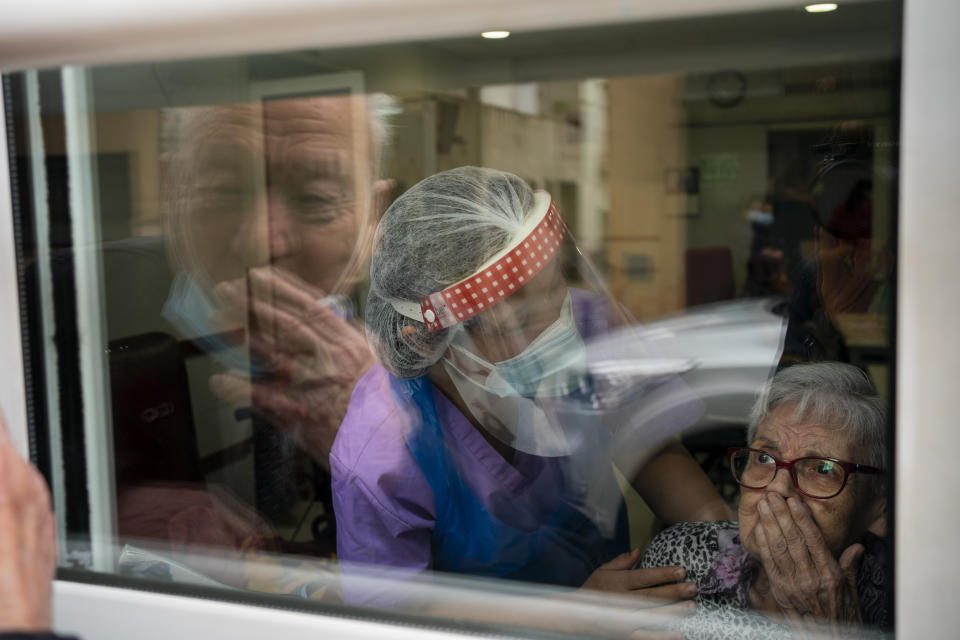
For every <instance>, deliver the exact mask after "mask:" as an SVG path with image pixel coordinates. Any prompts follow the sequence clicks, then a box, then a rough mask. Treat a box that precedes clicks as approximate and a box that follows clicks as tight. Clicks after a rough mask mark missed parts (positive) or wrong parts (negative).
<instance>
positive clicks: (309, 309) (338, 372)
mask: <svg viewBox="0 0 960 640" xmlns="http://www.w3.org/2000/svg"><path fill="white" fill-rule="evenodd" d="M249 277H250V293H251V295H248V291H247V283H246V282H245V281H243V280H239V281H233V282H227V283H222V284H220V285H219V286H218V287H217V289H216V293H217V295H218V296H219V297H220V298H221V299H222V300H224V301H225V302H226V303H227V306H226V310H225V311H224V312H223V313H222V315H224V316H227V315H229V314H231V313H232V314H233V315H234V316H236V315H239V314H244V315H245V314H248V313H249V315H250V317H251V318H252V322H251V325H252V326H251V330H250V335H249V341H250V352H251V358H252V359H253V360H254V362H257V363H262V365H263V366H264V368H265V369H266V370H267V375H266V376H264V377H263V378H262V379H253V380H250V379H248V378H246V377H243V376H239V375H233V374H221V375H216V376H213V378H212V379H211V381H210V386H211V389H212V390H213V392H214V393H215V394H216V395H217V396H219V397H220V398H222V399H224V400H227V401H228V402H232V403H234V404H238V405H242V404H245V403H247V402H251V403H252V405H253V410H254V411H255V412H256V413H259V414H260V415H262V416H263V417H265V418H266V419H267V420H269V421H270V422H271V423H272V424H273V425H274V426H275V427H277V428H278V429H282V430H283V431H284V432H285V433H288V434H289V435H290V436H291V437H293V439H294V440H295V441H296V442H297V444H299V445H300V446H301V447H303V448H304V450H306V451H307V452H308V453H310V454H311V456H313V457H314V459H315V460H316V461H317V462H318V463H319V464H320V465H321V466H323V467H324V468H329V455H330V449H331V447H332V446H333V440H334V438H335V437H336V435H337V430H338V429H339V428H340V423H341V422H342V421H343V417H344V415H346V412H347V404H348V402H349V400H350V394H351V393H353V387H354V386H355V385H356V383H357V380H359V379H360V377H361V376H362V375H363V374H364V373H365V372H366V371H367V369H369V368H370V366H371V365H372V364H373V363H374V357H373V353H372V351H371V350H370V347H369V346H368V344H367V341H366V338H365V337H364V334H363V330H362V327H358V326H355V325H354V324H353V323H351V322H349V321H347V320H344V319H342V318H341V317H340V316H338V315H337V313H336V312H335V311H333V310H331V309H330V308H329V307H328V306H327V305H326V304H324V303H323V302H322V301H321V298H322V296H323V292H320V291H318V290H316V289H315V288H314V287H311V286H309V285H307V284H306V283H304V282H303V281H301V280H300V279H299V278H297V277H296V276H294V275H292V274H290V273H288V272H285V271H281V270H279V269H273V268H268V267H265V268H261V269H254V270H251V272H250V276H249ZM241 317H243V316H241ZM217 320H218V319H214V321H217ZM219 320H221V321H222V320H223V318H220V319H219Z"/></svg>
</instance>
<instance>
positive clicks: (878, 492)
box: [641, 362, 888, 638]
mask: <svg viewBox="0 0 960 640" xmlns="http://www.w3.org/2000/svg"><path fill="white" fill-rule="evenodd" d="M886 412H887V409H886V405H885V402H884V401H883V399H881V398H880V397H878V396H877V393H876V391H875V390H874V388H873V386H872V385H871V384H870V382H869V381H868V379H867V377H866V376H865V375H864V374H863V372H862V371H860V370H859V369H857V368H855V367H852V366H850V365H846V364H840V363H834V362H829V363H815V364H803V365H796V366H793V367H790V368H787V369H784V370H782V371H780V372H779V373H778V374H777V375H776V376H775V377H774V379H773V381H772V382H771V383H770V385H769V388H768V389H767V392H766V393H765V394H764V395H763V396H762V397H761V398H760V400H759V401H758V402H757V404H756V406H755V407H754V411H753V415H752V418H751V423H750V428H749V432H748V442H749V443H750V446H749V447H744V448H734V449H731V450H730V451H729V452H728V459H729V462H730V469H731V471H732V473H733V476H734V478H735V479H736V481H737V482H738V483H739V484H740V486H741V490H742V493H741V498H740V508H739V522H692V523H684V524H680V525H676V526H674V527H671V528H669V529H667V530H665V531H663V532H662V533H661V534H660V535H659V536H657V538H655V539H654V541H653V542H652V543H651V545H650V547H649V548H648V549H647V552H646V554H645V555H644V556H643V558H642V560H641V566H642V567H659V566H666V565H681V566H683V567H685V568H686V570H687V578H688V580H692V581H694V582H695V583H696V585H697V595H696V598H695V600H696V602H697V605H698V606H697V613H696V614H695V615H694V616H691V617H689V618H687V619H685V620H684V621H682V622H681V623H680V630H681V631H682V632H683V633H684V636H685V637H688V638H697V637H709V638H717V637H730V638H766V637H781V636H783V635H785V634H788V633H789V632H790V631H794V632H806V631H812V632H815V633H816V632H824V631H827V632H837V631H841V632H842V631H843V630H844V629H846V628H848V627H850V626H854V625H861V624H868V625H876V626H881V627H882V626H885V625H886V624H887V623H888V615H887V608H886V606H887V603H886V599H885V593H884V588H885V577H886V576H885V568H884V561H885V555H886V554H885V543H884V540H883V539H882V538H881V537H879V536H882V535H883V534H884V532H885V527H886V522H885V516H886V500H885V497H884V495H885V492H884V486H883V471H882V469H884V468H885V466H886V465H885V456H886V432H887V428H886ZM877 534H879V535H877Z"/></svg>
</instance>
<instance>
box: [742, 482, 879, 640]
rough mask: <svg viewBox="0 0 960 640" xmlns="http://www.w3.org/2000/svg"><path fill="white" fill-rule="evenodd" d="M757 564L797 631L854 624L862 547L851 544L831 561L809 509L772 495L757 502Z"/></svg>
mask: <svg viewBox="0 0 960 640" xmlns="http://www.w3.org/2000/svg"><path fill="white" fill-rule="evenodd" d="M757 510H758V512H759V514H760V522H759V525H758V526H757V529H756V540H757V545H758V546H759V549H760V561H761V563H762V564H763V568H764V570H765V571H766V574H767V577H768V578H769V581H770V595H771V596H772V597H773V598H774V600H776V602H777V605H779V607H780V609H781V611H782V612H783V614H784V616H785V617H786V618H787V619H788V620H789V621H790V623H791V624H793V625H794V626H795V627H797V628H798V629H806V630H810V631H817V632H822V631H824V629H823V628H822V625H823V624H824V623H839V624H851V625H852V624H859V623H860V622H861V621H862V618H861V612H860V601H859V597H858V594H857V567H858V564H859V560H860V557H861V556H862V555H863V550H864V549H863V546H862V545H859V544H854V545H851V546H850V547H848V548H847V549H846V550H844V552H843V553H842V554H841V556H840V560H839V561H837V560H835V559H834V557H833V554H831V553H830V550H829V548H827V545H826V543H825V541H824V539H823V534H822V533H821V532H820V529H819V528H818V527H817V525H816V523H815V522H814V521H813V518H812V516H811V514H810V511H809V509H808V508H807V506H806V505H804V504H803V503H802V502H801V501H800V500H797V499H796V498H788V499H787V500H784V499H783V498H782V497H781V496H779V495H778V494H775V493H772V492H771V493H768V494H767V496H766V497H765V498H764V499H763V500H761V501H760V502H759V503H757Z"/></svg>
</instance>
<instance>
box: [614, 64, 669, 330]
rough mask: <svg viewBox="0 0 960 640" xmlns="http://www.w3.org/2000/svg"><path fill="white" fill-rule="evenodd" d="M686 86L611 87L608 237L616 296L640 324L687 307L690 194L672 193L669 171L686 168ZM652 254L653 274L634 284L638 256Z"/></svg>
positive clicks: (626, 82) (655, 80) (631, 81)
mask: <svg viewBox="0 0 960 640" xmlns="http://www.w3.org/2000/svg"><path fill="white" fill-rule="evenodd" d="M681 88H682V80H680V79H678V78H676V77H673V76H647V77H640V78H617V79H613V80H610V83H609V90H608V104H609V114H610V122H609V133H610V137H609V141H608V149H609V156H608V158H609V161H608V175H609V184H610V213H609V216H608V219H607V228H606V233H605V238H604V244H605V247H606V253H607V259H608V264H609V266H610V271H609V274H608V276H609V281H610V287H611V289H612V291H613V294H614V295H615V296H616V297H617V298H618V299H619V300H620V301H622V302H623V303H624V304H625V305H626V306H627V308H628V309H630V311H631V312H632V313H633V314H634V315H635V316H636V317H637V318H638V319H640V320H643V319H651V318H655V317H658V316H662V315H664V314H666V313H670V312H672V311H676V310H679V309H680V308H682V306H683V301H684V299H685V291H684V285H683V250H684V248H685V243H686V236H685V228H686V219H685V216H684V210H685V206H686V203H685V200H684V196H683V195H679V194H674V193H668V190H667V185H666V173H667V170H668V169H675V168H680V167H685V166H686V165H687V158H686V130H685V124H684V120H683V111H682V109H681V108H680V106H679V103H678V102H677V96H678V94H679V91H680V89H681ZM641 254H643V255H647V256H649V257H650V259H651V261H652V267H653V270H652V273H651V275H650V277H649V279H646V280H631V279H629V278H628V276H627V273H626V270H625V269H626V266H627V263H628V260H629V257H630V256H631V255H641Z"/></svg>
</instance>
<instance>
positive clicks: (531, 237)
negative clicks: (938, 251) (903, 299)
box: [4, 2, 900, 637]
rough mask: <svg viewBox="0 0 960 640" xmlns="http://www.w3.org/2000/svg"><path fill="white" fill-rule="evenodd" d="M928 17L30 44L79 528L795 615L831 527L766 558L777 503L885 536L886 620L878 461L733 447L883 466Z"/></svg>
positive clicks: (36, 176)
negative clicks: (133, 45)
mask: <svg viewBox="0 0 960 640" xmlns="http://www.w3.org/2000/svg"><path fill="white" fill-rule="evenodd" d="M899 19H900V14H899V5H898V4H897V3H895V2H864V3H856V4H852V5H850V6H844V7H842V8H841V10H838V11H836V12H833V13H828V14H818V15H813V14H807V13H805V12H803V11H801V10H799V9H798V10H785V11H775V12H759V13H758V12H754V13H749V14H738V15H727V16H722V17H713V16H701V17H695V18H690V19H685V20H679V21H669V22H661V23H643V24H616V25H607V26H601V27H589V28H579V29H567V30H563V31H550V32H529V33H515V34H512V35H511V36H510V37H509V38H507V39H504V40H499V41H491V40H485V39H481V38H480V37H479V36H478V37H464V38H457V39H450V40H442V41H427V42H410V43H399V44H389V45H386V44H385V45H379V46H370V47H362V48H350V49H340V50H329V49H324V48H323V47H322V43H318V48H317V49H313V50H307V51H298V52H287V53H276V54H271V55H241V56H236V57H232V58H222V59H204V60H189V61H178V62H169V61H157V62H151V63H148V64H135V65H123V66H109V67H91V68H64V69H54V70H42V71H26V72H22V73H16V74H10V75H7V76H5V78H4V82H5V89H6V93H7V95H8V96H9V103H10V104H11V105H12V110H11V112H10V113H11V118H10V123H9V124H10V125H11V130H12V131H13V133H14V135H13V136H12V144H11V146H12V148H13V153H14V154H15V163H14V164H13V166H14V169H15V173H14V175H13V179H14V180H13V184H14V188H15V191H16V194H17V200H16V202H17V207H18V208H17V224H18V225H19V227H20V231H21V233H20V237H21V239H22V244H21V246H20V247H19V249H20V254H19V256H18V260H19V265H20V268H21V270H22V273H23V282H24V288H23V293H22V296H23V300H24V302H25V304H24V307H23V308H24V310H25V311H24V313H25V316H24V324H25V326H26V327H27V329H28V331H29V333H30V336H31V342H30V349H29V351H28V353H29V360H28V362H27V370H28V374H29V382H30V393H31V403H32V409H33V416H34V424H33V425H32V429H33V433H34V435H35V440H36V445H37V450H38V452H39V459H38V461H37V462H38V464H40V465H41V467H42V468H43V469H44V470H45V472H46V474H47V476H48V479H49V481H50V483H51V486H52V489H53V494H54V503H55V507H56V510H57V517H58V524H59V527H60V534H61V546H62V549H61V555H60V562H61V565H62V566H63V567H64V568H65V569H72V570H74V571H82V572H93V573H109V574H119V575H121V576H125V577H126V578H128V579H130V580H131V581H133V583H134V584H150V585H151V586H153V587H159V588H167V589H178V590H179V589H184V588H187V585H190V587H189V588H190V589H198V590H199V591H200V592H204V593H215V594H217V595H218V596H220V597H225V598H229V597H232V596H231V594H237V593H248V594H249V593H251V592H252V593H256V594H260V597H262V598H263V601H264V602H266V601H268V600H269V601H271V602H275V601H276V598H279V599H280V600H279V601H280V602H287V603H289V604H290V606H297V607H299V606H303V605H304V604H305V603H308V602H312V603H314V605H315V606H316V607H317V608H318V610H321V611H322V610H330V608H331V607H333V608H336V607H341V606H344V605H352V606H360V607H364V609H363V611H364V612H366V614H367V615H371V616H387V617H390V616H403V619H404V620H405V621H407V622H409V621H411V620H414V621H417V622H426V623H429V624H435V623H436V622H437V620H440V621H447V622H449V621H451V620H455V621H458V623H461V624H468V625H479V626H480V627H482V628H484V629H489V628H490V627H491V626H492V628H494V629H496V630H500V631H502V630H503V629H505V628H508V627H509V628H519V629H534V630H542V631H547V632H550V633H558V634H561V633H572V634H573V635H577V636H582V635H600V636H613V637H619V636H621V635H623V634H627V633H629V632H631V631H634V630H636V629H659V628H663V627H664V626H665V627H667V628H670V629H680V630H682V631H684V632H685V633H687V634H690V635H691V636H692V637H711V636H713V635H715V634H718V633H727V634H733V635H737V634H738V632H737V631H736V630H737V629H738V628H739V627H738V625H746V626H752V625H759V626H760V627H762V628H763V629H765V630H767V631H769V632H771V633H773V634H775V635H776V634H780V633H784V632H786V631H787V629H788V627H789V625H790V622H789V620H785V619H784V618H782V617H778V616H780V615H781V614H782V613H783V612H782V611H780V610H779V609H778V605H777V603H776V600H771V599H770V598H769V597H766V596H765V595H764V594H766V593H768V591H765V589H767V588H768V587H769V586H770V585H772V586H773V587H774V588H775V591H774V593H783V590H784V589H786V590H789V589H790V588H791V585H792V582H791V580H790V579H787V577H786V576H791V575H795V573H796V572H797V571H801V570H803V567H799V566H793V567H792V569H790V568H786V567H783V566H779V565H774V564H770V562H768V561H767V560H766V558H767V557H768V556H766V555H765V554H766V551H767V547H766V546H764V545H767V544H775V543H776V540H771V539H770V537H772V536H774V534H775V529H774V528H773V527H775V526H778V525H776V522H777V521H776V520H771V518H772V517H773V516H770V515H768V513H767V512H765V511H764V509H766V508H767V507H770V508H771V509H772V510H773V511H774V512H781V513H782V514H786V516H787V517H789V518H792V519H794V520H795V522H796V525H797V526H799V527H801V528H804V527H805V528H807V529H808V530H812V528H818V529H819V530H820V531H821V533H822V538H823V542H822V543H821V544H823V545H824V546H823V548H816V549H810V551H809V557H811V558H813V557H815V558H818V559H819V560H818V561H819V562H821V564H820V565H819V566H818V567H817V568H818V569H820V570H827V569H829V570H833V569H834V568H835V567H837V566H839V564H838V563H839V562H841V559H842V558H843V562H846V558H847V557H848V556H844V555H843V554H844V551H847V550H848V549H849V548H850V547H851V545H854V544H862V545H864V549H865V551H864V553H863V556H862V559H861V560H860V562H861V564H860V565H859V566H860V569H859V571H860V574H859V575H860V580H861V583H860V592H859V596H858V597H859V602H856V598H853V599H848V600H849V601H850V602H855V604H853V605H851V606H852V607H853V609H851V616H852V617H854V618H862V619H863V620H864V621H865V623H867V624H869V625H872V626H874V627H884V626H886V625H888V624H889V622H890V617H889V612H890V610H891V609H890V603H889V601H888V598H887V591H886V583H885V582H884V580H883V577H884V576H885V575H886V573H885V569H884V567H885V566H886V565H885V563H889V560H890V557H891V556H890V553H891V549H892V545H891V544H890V538H889V536H888V534H887V532H886V530H885V527H884V524H883V522H884V520H883V517H882V516H883V513H884V507H885V505H886V500H887V495H888V492H889V491H890V487H889V484H890V483H889V482H885V478H886V477H887V476H885V475H879V476H868V475H866V474H859V473H854V474H851V475H850V478H849V479H848V481H847V485H846V486H845V488H844V489H843V491H841V493H840V494H839V495H838V496H836V497H834V498H831V499H829V501H817V500H814V499H810V498H807V497H804V496H802V495H801V494H799V493H797V492H796V491H795V487H794V486H793V484H792V481H791V478H790V474H789V472H787V471H786V470H782V469H781V470H780V471H779V472H778V473H777V474H776V476H775V477H774V479H773V480H771V481H770V484H769V485H768V486H767V488H766V490H765V491H766V493H765V492H764V490H754V489H747V488H743V489H741V487H740V486H739V485H738V483H737V482H736V480H735V479H734V478H733V475H732V474H731V472H730V470H729V468H728V454H727V449H728V448H730V447H742V446H750V447H753V448H757V449H763V450H765V451H769V452H770V453H771V454H773V455H774V456H776V457H777V458H778V459H781V460H784V461H791V460H794V459H797V458H800V457H803V456H810V455H816V456H823V457H828V458H835V459H837V460H843V461H849V462H853V463H858V464H863V465H869V466H873V467H878V468H881V469H884V470H889V462H888V461H887V445H886V444H885V442H886V440H887V438H888V436H889V435H890V433H891V432H892V429H891V428H888V426H887V425H888V418H889V417H888V415H887V409H886V405H885V404H884V400H883V398H884V397H887V396H889V392H890V385H891V384H892V380H891V378H890V373H889V372H890V370H891V366H892V352H891V350H890V348H889V344H890V341H889V335H890V329H889V327H890V326H891V324H892V323H891V320H892V318H891V309H892V306H891V304H892V301H891V283H892V282H893V279H894V273H893V265H894V263H895V260H894V259H895V255H894V248H895V246H896V243H895V230H896V224H895V221H896V215H895V214H896V211H895V202H896V198H895V188H896V180H895V175H896V165H895V159H896V140H897V127H898V122H897V111H896V105H897V102H898V92H899V77H898V68H899V27H900V23H899ZM811 363H818V364H815V365H811ZM778 372H779V373H778ZM774 374H776V377H774ZM765 389H769V391H768V392H767V393H766V394H765V395H761V394H762V392H763V391H764V390H765ZM758 397H760V400H759V401H758V400H757V399H758ZM755 404H756V406H755ZM794 503H796V504H797V505H800V508H799V510H796V511H792V510H790V509H788V505H790V504H794ZM764 528H766V529H768V535H767V536H763V535H758V533H757V531H758V530H759V529H764ZM771 532H773V533H771ZM781 533H783V532H782V531H781ZM658 534H659V535H658ZM631 549H641V550H644V551H643V553H642V555H641V553H640V552H631V551H630V550H631ZM849 553H851V552H849V551H848V554H849ZM624 554H627V555H624ZM611 562H612V564H609V563H611ZM831 563H832V564H831ZM824 565H829V566H824ZM674 566H680V567H682V568H683V569H684V570H685V577H684V578H683V579H681V581H680V582H679V583H678V582H677V578H676V577H675V576H673V575H672V574H670V573H669V571H667V570H666V569H662V570H660V571H656V570H655V569H656V568H658V567H659V568H662V567H674ZM878 576H879V577H878ZM688 582H693V583H696V587H697V589H698V590H693V591H689V590H687V588H686V587H687V586H688V585H687V583H688ZM647 587H658V590H657V591H647V590H646V588H647ZM204 589H208V590H212V591H204ZM694 594H696V595H695V596H694ZM794 595H796V597H797V598H799V597H800V595H799V594H794ZM841 595H842V596H843V597H846V596H849V595H850V594H845V595H844V594H841ZM637 597H651V598H652V597H661V598H664V601H663V602H662V603H660V602H658V603H657V604H663V605H671V604H673V606H662V607H653V608H650V609H649V610H644V611H642V612H637V611H636V598H637ZM691 597H692V598H693V601H694V602H695V603H696V605H697V608H696V613H693V614H690V611H687V610H685V611H679V610H680V609H682V607H683V606H685V605H679V606H678V605H677V604H676V603H677V602H681V603H685V602H687V601H688V599H690V598H691ZM838 597H841V596H838ZM314 605H310V606H314ZM678 611H679V613H678ZM728 614H730V615H728ZM411 616H413V617H411Z"/></svg>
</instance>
